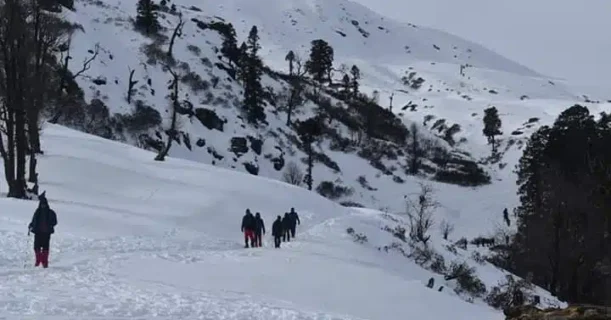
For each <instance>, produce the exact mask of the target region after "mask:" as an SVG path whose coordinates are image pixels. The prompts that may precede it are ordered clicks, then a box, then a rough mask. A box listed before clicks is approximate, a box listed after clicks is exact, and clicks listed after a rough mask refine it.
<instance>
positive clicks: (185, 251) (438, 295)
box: [0, 125, 551, 320]
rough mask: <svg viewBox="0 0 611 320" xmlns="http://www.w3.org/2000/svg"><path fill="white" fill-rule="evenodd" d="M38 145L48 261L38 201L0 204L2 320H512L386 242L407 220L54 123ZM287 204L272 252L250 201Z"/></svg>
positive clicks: (267, 207)
mask: <svg viewBox="0 0 611 320" xmlns="http://www.w3.org/2000/svg"><path fill="white" fill-rule="evenodd" d="M43 143H44V146H45V149H46V150H47V152H46V154H45V155H44V156H43V157H42V158H41V159H40V161H41V162H40V172H41V173H44V176H43V177H42V178H41V186H42V187H43V189H44V190H46V192H47V197H48V199H49V202H50V205H51V208H53V209H54V210H55V211H56V212H57V214H58V221H59V223H58V226H57V228H56V234H55V235H54V236H53V237H52V241H51V254H50V260H51V263H50V267H49V269H39V268H36V269H34V267H33V257H32V256H33V253H32V250H31V241H32V238H28V237H27V236H26V226H27V224H28V223H29V219H30V216H31V213H32V212H33V210H34V209H35V208H36V206H37V203H36V202H35V201H21V200H12V199H7V198H3V199H1V200H0V207H1V208H2V215H0V222H1V223H0V256H1V257H2V259H0V318H3V319H23V318H24V317H34V318H36V319H68V318H79V319H84V318H87V319H90V318H96V319H117V318H136V319H155V318H159V319H178V318H179V319H228V320H230V319H338V320H339V319H371V320H377V319H391V320H392V319H397V320H398V319H405V318H406V317H407V318H419V319H465V320H467V319H503V315H502V313H501V312H500V311H495V310H493V309H491V308H490V307H488V306H486V305H485V304H483V303H482V302H481V301H479V300H476V301H474V303H473V304H470V303H467V302H465V301H464V300H462V299H461V298H460V297H458V296H456V294H455V293H454V291H453V290H451V289H449V288H453V287H454V286H455V284H453V281H444V280H443V277H442V276H440V275H439V274H435V273H433V272H430V271H426V270H425V269H422V268H421V267H420V266H418V265H417V264H415V263H414V262H413V261H411V260H410V259H406V258H405V257H403V256H402V255H401V254H398V253H395V251H393V250H390V251H388V252H385V250H379V249H378V247H384V246H390V245H391V244H392V242H393V239H394V240H397V239H395V238H394V237H393V235H392V234H391V233H388V232H386V231H383V230H381V228H383V227H385V226H389V227H391V228H394V223H395V222H394V221H397V219H401V217H399V216H393V215H387V214H384V213H381V212H378V211H372V210H364V209H354V208H345V207H341V206H339V205H337V204H335V203H333V202H331V201H329V200H327V199H325V198H323V197H321V196H318V195H316V194H314V193H311V192H308V191H306V190H304V189H302V188H298V187H293V186H290V185H287V184H284V183H281V182H277V181H274V180H269V179H265V178H260V177H253V176H250V175H248V174H243V173H238V172H234V171H229V170H224V169H220V168H215V167H212V166H210V165H202V164H198V163H194V162H189V161H184V160H179V159H169V160H168V161H166V162H156V161H154V160H153V159H152V158H153V157H152V156H153V154H152V153H150V152H147V151H143V150H140V149H136V148H134V147H131V146H127V145H124V144H120V143H116V142H111V141H108V140H104V139H101V138H98V137H94V136H90V135H86V134H83V133H79V132H77V131H73V130H69V129H66V128H63V127H61V126H54V125H50V126H48V127H47V128H46V130H45V134H44V139H43ZM1 187H2V188H3V190H6V189H5V186H4V184H3V185H2V186H1ZM290 207H295V208H296V210H297V211H298V212H299V214H300V217H301V221H302V223H301V225H300V226H299V227H298V232H297V238H296V240H295V241H293V242H290V243H283V245H282V248H280V249H274V248H272V247H271V239H270V235H269V232H268V234H267V235H266V236H265V239H264V247H263V248H256V249H244V248H243V242H242V241H243V240H242V235H241V233H240V230H239V224H240V221H241V218H242V215H243V213H244V210H245V209H246V208H250V209H251V210H253V212H261V214H262V217H263V218H264V219H265V221H266V224H267V227H268V228H270V226H271V223H272V221H273V219H274V218H275V216H276V215H278V214H282V213H283V212H285V211H287V210H288V209H289V208H290ZM467 223H470V222H467ZM348 228H353V229H354V230H355V232H356V234H365V235H367V237H368V239H367V241H365V242H363V243H358V242H356V241H354V239H353V238H352V236H351V235H349V234H348V233H347V231H346V230H347V229H348ZM437 244H438V245H439V246H438V247H441V246H442V244H443V242H441V241H437ZM395 248H398V247H395ZM440 252H443V254H442V255H444V256H445V258H446V260H447V263H448V265H449V264H450V262H451V261H459V262H462V261H465V262H467V263H468V264H469V265H471V266H472V267H475V268H476V269H477V273H478V274H479V275H480V277H481V278H482V280H483V281H484V283H485V284H486V285H487V286H488V287H491V286H494V285H496V282H497V281H499V280H500V279H501V278H502V277H503V276H504V275H503V272H501V271H500V270H498V269H496V268H495V267H492V266H491V265H489V264H487V263H483V264H477V263H476V262H474V261H473V260H472V259H471V258H470V257H469V256H468V255H467V253H468V252H467V251H463V250H458V252H457V253H456V254H452V253H450V252H447V251H441V250H440ZM430 277H433V278H435V280H436V285H435V288H434V289H429V288H427V287H426V286H425V285H426V283H427V280H428V279H429V278H430ZM439 286H445V287H446V289H445V290H442V291H441V292H439V291H438V290H437V288H438V287H439ZM542 300H543V303H549V302H551V300H548V299H547V298H546V297H545V295H544V296H543V299H542ZM433 305H434V308H432V307H431V306H433Z"/></svg>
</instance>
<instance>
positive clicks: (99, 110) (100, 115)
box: [83, 99, 113, 139]
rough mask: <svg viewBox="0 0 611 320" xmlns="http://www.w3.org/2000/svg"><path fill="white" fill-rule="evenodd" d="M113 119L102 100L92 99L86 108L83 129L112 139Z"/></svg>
mask: <svg viewBox="0 0 611 320" xmlns="http://www.w3.org/2000/svg"><path fill="white" fill-rule="evenodd" d="M111 121H112V120H111V117H110V112H109V110H108V107H107V106H106V104H104V102H103V101H102V100H100V99H92V100H91V103H89V104H88V105H87V106H86V107H85V123H84V125H83V129H84V131H85V132H87V133H90V134H93V135H96V136H99V137H102V138H106V139H111V138H112V136H113V134H112V126H111Z"/></svg>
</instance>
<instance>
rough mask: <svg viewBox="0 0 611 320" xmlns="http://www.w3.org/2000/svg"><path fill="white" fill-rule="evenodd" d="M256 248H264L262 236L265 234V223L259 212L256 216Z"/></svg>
mask: <svg viewBox="0 0 611 320" xmlns="http://www.w3.org/2000/svg"><path fill="white" fill-rule="evenodd" d="M255 225H256V226H255V247H262V246H263V241H262V238H263V237H262V234H265V222H264V221H263V218H261V214H260V213H258V212H257V214H256V215H255Z"/></svg>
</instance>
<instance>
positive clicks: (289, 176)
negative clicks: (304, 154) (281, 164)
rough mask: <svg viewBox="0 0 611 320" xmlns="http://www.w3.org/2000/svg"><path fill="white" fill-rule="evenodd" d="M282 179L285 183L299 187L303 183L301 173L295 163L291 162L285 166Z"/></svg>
mask: <svg viewBox="0 0 611 320" xmlns="http://www.w3.org/2000/svg"><path fill="white" fill-rule="evenodd" d="M282 179H283V180H284V182H286V183H290V184H292V185H295V186H300V185H301V183H302V182H303V171H301V169H299V166H298V165H297V164H296V163H295V162H292V161H291V162H289V163H288V164H287V165H286V169H285V170H284V174H283V175H282Z"/></svg>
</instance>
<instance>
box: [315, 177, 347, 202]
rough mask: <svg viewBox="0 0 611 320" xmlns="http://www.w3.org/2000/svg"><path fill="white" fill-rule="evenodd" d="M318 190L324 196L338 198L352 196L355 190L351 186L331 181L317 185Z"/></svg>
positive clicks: (332, 198)
mask: <svg viewBox="0 0 611 320" xmlns="http://www.w3.org/2000/svg"><path fill="white" fill-rule="evenodd" d="M316 192H318V193H319V194H320V195H322V196H323V197H326V198H329V199H331V200H337V199H339V198H341V197H346V196H351V195H352V193H353V192H354V191H353V190H352V189H351V188H349V187H344V186H340V185H336V184H334V183H333V182H331V181H323V182H321V183H320V184H319V185H318V187H316Z"/></svg>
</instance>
